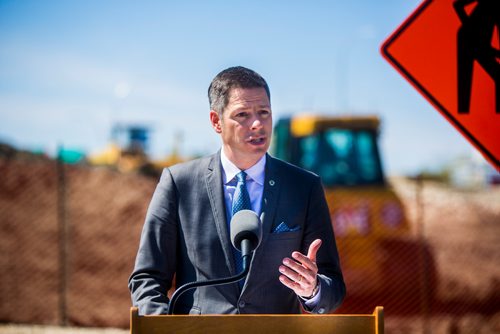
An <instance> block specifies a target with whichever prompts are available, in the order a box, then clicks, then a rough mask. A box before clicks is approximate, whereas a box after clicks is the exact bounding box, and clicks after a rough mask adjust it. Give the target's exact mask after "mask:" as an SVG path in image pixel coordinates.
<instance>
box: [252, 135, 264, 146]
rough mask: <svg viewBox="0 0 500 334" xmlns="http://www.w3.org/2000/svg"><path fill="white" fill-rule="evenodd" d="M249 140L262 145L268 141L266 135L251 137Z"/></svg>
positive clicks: (253, 143)
mask: <svg viewBox="0 0 500 334" xmlns="http://www.w3.org/2000/svg"><path fill="white" fill-rule="evenodd" d="M248 142H249V143H250V144H252V145H261V144H264V143H265V142H266V137H250V139H249V140H248Z"/></svg>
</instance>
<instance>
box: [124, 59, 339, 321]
mask: <svg viewBox="0 0 500 334" xmlns="http://www.w3.org/2000/svg"><path fill="white" fill-rule="evenodd" d="M208 95H209V102H210V109H211V110H210V122H211V125H212V127H213V129H214V130H215V132H216V133H217V134H219V135H220V137H221V139H222V148H221V149H220V150H219V151H218V152H217V153H216V154H214V155H211V156H208V157H204V158H201V159H197V160H193V161H190V162H186V163H182V164H178V165H175V166H172V167H170V168H166V169H164V171H163V173H162V176H161V179H160V181H159V183H158V186H157V188H156V190H155V193H154V195H153V198H152V200H151V203H150V206H149V209H148V213H147V215H146V220H145V224H144V228H143V231H142V235H141V241H140V245H139V251H138V254H137V259H136V263H135V268H134V271H133V273H132V275H131V277H130V279H129V288H130V290H131V293H132V302H133V305H134V306H137V307H139V312H140V313H141V314H165V313H167V312H168V304H169V300H168V297H167V291H168V290H169V289H170V288H171V286H172V281H173V279H174V274H175V277H176V284H177V286H181V285H182V284H185V283H187V282H192V281H197V280H206V279H214V278H223V277H228V276H232V275H235V274H237V272H238V269H237V267H236V262H237V261H235V260H236V259H237V257H238V256H239V254H238V253H237V252H236V251H234V249H233V248H232V245H231V241H230V238H229V235H230V232H229V221H230V219H231V216H232V215H233V214H234V213H235V212H234V208H233V206H234V204H235V203H234V202H236V201H239V199H240V193H244V194H245V196H246V197H245V198H247V199H249V203H248V205H249V206H250V207H251V209H252V210H253V211H255V212H256V213H257V214H258V215H259V216H261V213H263V215H262V216H263V217H264V218H263V221H262V222H261V223H262V227H263V237H262V241H261V244H260V246H259V248H258V249H257V250H256V251H255V253H254V256H253V258H252V260H251V263H250V271H249V274H248V276H247V278H246V280H245V281H244V284H242V285H239V284H237V283H234V284H227V285H219V286H214V287H202V288H198V289H195V290H191V291H189V292H186V293H184V294H183V295H182V296H181V297H180V298H179V300H178V301H177V303H176V306H175V313H176V314H178V313H184V314H237V313H275V314H283V313H300V312H301V310H305V311H306V312H311V313H326V312H330V311H331V310H334V309H335V308H337V307H338V306H339V305H340V303H341V302H342V300H343V298H344V295H345V285H344V281H343V277H342V272H341V269H340V264H339V258H338V253H337V247H336V244H335V238H334V234H333V229H332V224H331V221H330V214H329V210H328V205H327V203H326V200H325V196H324V192H323V188H322V185H321V181H320V178H319V177H318V176H317V175H315V174H313V173H310V172H308V171H305V170H303V169H300V168H298V167H296V166H293V165H291V164H288V163H286V162H283V161H281V160H278V159H275V158H273V157H271V156H270V155H269V154H267V150H268V148H269V144H270V141H271V135H272V111H271V103H270V92H269V88H268V85H267V83H266V82H265V80H264V79H263V78H262V77H261V76H260V75H259V74H257V73H255V72H254V71H252V70H249V69H247V68H244V67H231V68H228V69H226V70H224V71H222V72H221V73H219V74H218V75H217V76H216V77H215V78H214V79H213V81H212V83H211V84H210V87H209V91H208ZM242 171H243V172H244V173H242ZM247 194H248V195H247ZM237 197H238V200H237V199H236V198H237ZM247 201H248V200H247ZM238 205H239V204H238Z"/></svg>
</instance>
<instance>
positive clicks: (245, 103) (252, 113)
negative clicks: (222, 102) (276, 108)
mask: <svg viewBox="0 0 500 334" xmlns="http://www.w3.org/2000/svg"><path fill="white" fill-rule="evenodd" d="M210 121H211V123H212V126H213V128H214V129H215V131H216V132H217V133H219V134H220V135H221V138H222V145H223V147H224V152H225V153H226V155H227V157H228V158H229V160H231V161H232V162H233V163H234V164H235V165H236V166H237V167H238V168H240V169H247V168H250V167H251V166H253V165H254V164H255V163H256V162H257V161H258V160H259V159H260V158H261V157H262V156H263V155H264V154H265V153H266V152H267V149H268V148H269V144H270V143H271V135H272V126H273V124H272V123H273V118H272V112H271V104H270V102H269V98H268V97H267V94H266V91H265V89H264V88H246V89H245V88H234V89H232V90H231V91H230V94H229V101H228V104H227V106H226V108H225V109H224V111H223V113H222V116H220V115H219V114H218V113H217V112H216V111H214V110H212V111H210Z"/></svg>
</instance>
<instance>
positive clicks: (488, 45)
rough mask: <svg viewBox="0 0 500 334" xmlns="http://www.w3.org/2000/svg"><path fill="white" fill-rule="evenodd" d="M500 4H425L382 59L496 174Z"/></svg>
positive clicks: (497, 0) (429, 0)
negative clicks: (390, 65)
mask: <svg viewBox="0 0 500 334" xmlns="http://www.w3.org/2000/svg"><path fill="white" fill-rule="evenodd" d="M499 30H500V0H425V1H424V2H423V3H422V4H421V5H420V6H419V7H418V8H417V9H416V10H415V12H413V14H411V15H410V17H408V18H407V19H406V21H405V22H403V24H402V25H401V26H400V27H399V28H398V29H397V30H396V31H395V32H394V33H393V34H392V35H391V36H390V37H389V38H388V39H387V40H386V41H385V42H384V44H383V45H382V54H383V56H384V57H385V58H386V59H387V60H388V61H389V63H391V64H392V65H393V66H394V67H395V68H396V69H397V70H398V71H399V72H400V73H401V74H402V75H403V76H404V77H405V78H406V79H407V80H408V81H409V82H410V83H411V84H412V85H413V86H414V87H415V88H416V89H417V90H418V91H419V92H420V93H421V94H422V95H423V96H424V97H425V98H426V99H427V100H428V101H429V102H430V103H432V104H433V105H434V106H435V107H436V108H437V109H438V110H439V111H440V112H441V114H443V115H444V117H445V118H446V119H447V120H448V121H449V122H450V123H451V124H453V126H455V128H456V129H458V131H460V132H461V133H462V135H464V136H465V137H466V138H467V139H468V140H469V141H470V142H471V143H472V144H473V145H474V146H475V147H476V148H477V149H478V150H479V151H481V153H482V154H483V155H484V156H485V157H486V159H487V160H489V161H490V162H491V163H492V164H493V165H494V166H495V168H496V169H497V170H499V171H500V101H499V97H500V93H499V91H500V34H499Z"/></svg>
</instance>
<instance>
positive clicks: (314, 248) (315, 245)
mask: <svg viewBox="0 0 500 334" xmlns="http://www.w3.org/2000/svg"><path fill="white" fill-rule="evenodd" d="M321 244H322V241H321V239H316V240H314V241H313V242H312V243H311V245H310V246H309V250H308V251H307V257H308V258H309V259H310V260H311V261H313V262H316V254H317V253H318V250H319V248H320V247H321Z"/></svg>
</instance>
